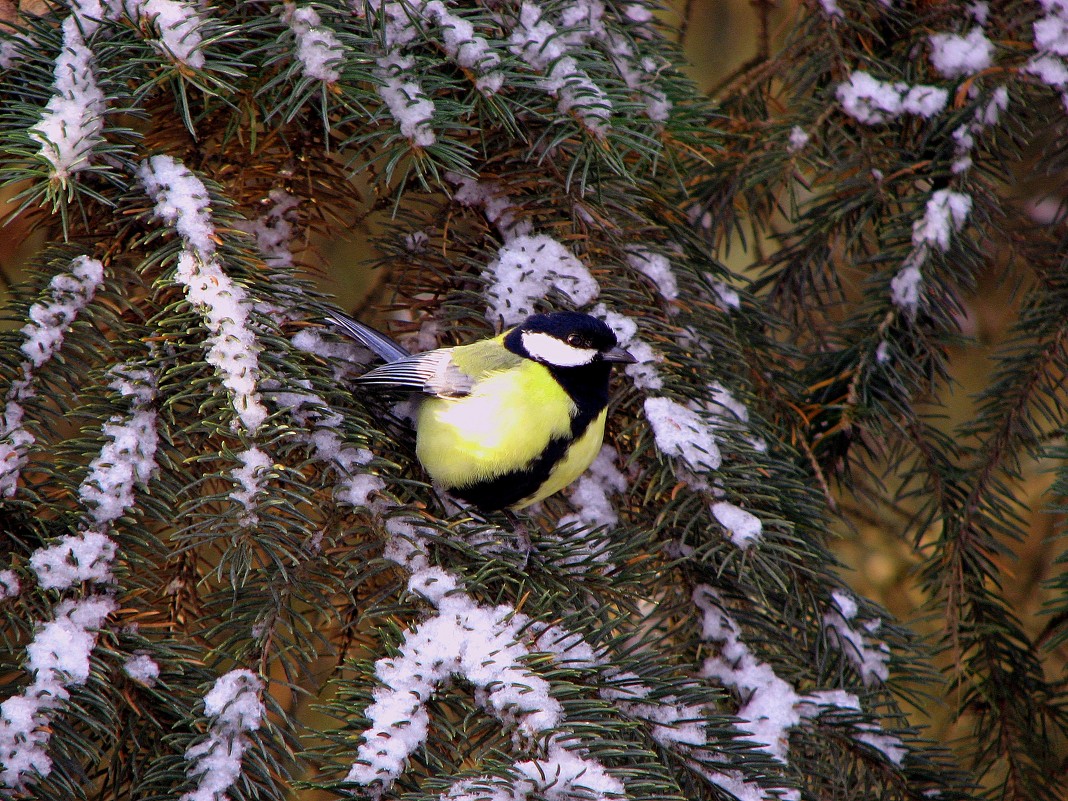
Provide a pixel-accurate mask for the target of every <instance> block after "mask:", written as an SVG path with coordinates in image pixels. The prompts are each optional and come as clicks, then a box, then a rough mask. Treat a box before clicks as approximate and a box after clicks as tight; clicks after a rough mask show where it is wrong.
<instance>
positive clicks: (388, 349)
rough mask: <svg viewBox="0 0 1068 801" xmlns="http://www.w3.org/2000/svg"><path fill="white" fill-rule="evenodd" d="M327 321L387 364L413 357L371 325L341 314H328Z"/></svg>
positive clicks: (332, 312) (334, 312)
mask: <svg viewBox="0 0 1068 801" xmlns="http://www.w3.org/2000/svg"><path fill="white" fill-rule="evenodd" d="M326 319H327V320H329V321H330V322H332V323H333V324H334V325H335V326H337V327H338V328H339V329H341V330H342V331H343V332H344V333H346V334H348V335H349V336H350V337H352V338H353V339H355V340H356V341H357V342H359V343H361V344H363V345H365V346H366V347H368V348H370V349H371V350H372V351H374V352H375V353H377V354H378V355H379V356H381V357H382V358H383V359H385V360H386V361H387V362H396V361H400V360H401V359H406V358H408V357H409V356H411V355H412V354H411V353H409V352H408V351H406V350H405V349H404V348H402V347H401V346H400V345H398V344H397V343H396V342H394V341H393V340H392V339H390V338H389V337H387V336H386V335H385V334H383V333H381V332H379V331H376V330H375V329H373V328H371V326H369V325H364V324H363V323H361V322H358V321H356V320H353V319H352V318H351V317H349V316H348V315H345V314H342V313H341V312H336V311H330V312H327V314H326Z"/></svg>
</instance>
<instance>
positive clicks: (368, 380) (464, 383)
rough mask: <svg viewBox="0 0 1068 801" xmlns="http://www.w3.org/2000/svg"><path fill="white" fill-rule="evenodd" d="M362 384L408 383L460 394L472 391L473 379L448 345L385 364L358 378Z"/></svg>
mask: <svg viewBox="0 0 1068 801" xmlns="http://www.w3.org/2000/svg"><path fill="white" fill-rule="evenodd" d="M356 380H357V381H358V382H359V383H361V384H377V385H384V386H391V387H407V388H409V389H412V390H417V391H419V392H425V393H427V394H428V395H437V396H439V397H443V398H457V397H461V396H463V395H467V394H469V393H470V392H471V386H472V385H473V384H474V379H472V378H471V376H469V375H466V374H465V373H462V372H461V371H460V370H459V368H457V367H456V365H455V364H453V363H452V353H451V350H450V349H449V348H443V349H441V350H432V351H430V352H429V353H418V354H416V355H414V356H408V357H405V358H403V359H400V360H399V361H395V362H391V363H389V364H383V365H382V366H381V367H376V368H375V369H374V370H371V371H370V372H368V373H364V374H363V375H362V376H360V377H359V378H357V379H356Z"/></svg>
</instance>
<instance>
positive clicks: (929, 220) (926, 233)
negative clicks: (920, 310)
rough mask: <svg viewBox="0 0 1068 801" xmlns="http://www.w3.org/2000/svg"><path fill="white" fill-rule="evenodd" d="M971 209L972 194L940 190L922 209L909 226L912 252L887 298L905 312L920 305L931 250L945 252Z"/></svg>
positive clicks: (891, 284) (896, 277)
mask: <svg viewBox="0 0 1068 801" xmlns="http://www.w3.org/2000/svg"><path fill="white" fill-rule="evenodd" d="M971 210H972V198H971V195H966V194H963V193H961V192H955V191H953V190H951V189H939V190H938V191H936V192H935V193H934V194H932V195H931V197H930V198H928V200H927V204H926V206H925V207H924V214H923V217H922V218H920V219H919V220H917V221H916V222H915V223H913V225H912V251H911V252H910V253H909V255H908V257H907V258H906V259H905V262H904V263H903V264H902V265H901V268H900V269H899V270H898V273H897V275H895V276H894V277H893V278H892V279H891V281H890V299H891V301H892V302H893V303H894V305H896V306H898V307H899V308H902V309H905V310H906V311H914V310H915V309H916V308H917V306H918V305H919V301H920V288H921V285H922V283H923V274H922V272H921V267H922V266H923V264H924V262H925V261H926V260H927V257H928V255H929V253H930V250H931V248H934V249H935V250H939V251H944V250H948V249H949V246H950V243H951V241H952V237H953V235H954V234H956V233H958V232H960V231H961V229H963V228H964V225H965V223H966V222H967V221H968V216H969V215H970V214H971Z"/></svg>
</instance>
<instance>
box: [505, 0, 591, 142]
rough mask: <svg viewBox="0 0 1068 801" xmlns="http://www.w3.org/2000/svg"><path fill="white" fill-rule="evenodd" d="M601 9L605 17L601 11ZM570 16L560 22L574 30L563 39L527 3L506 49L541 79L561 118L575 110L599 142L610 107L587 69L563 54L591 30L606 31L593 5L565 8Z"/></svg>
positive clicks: (540, 11) (539, 10)
mask: <svg viewBox="0 0 1068 801" xmlns="http://www.w3.org/2000/svg"><path fill="white" fill-rule="evenodd" d="M599 10H600V13H603V10H604V8H603V6H600V7H599ZM568 11H570V12H571V13H572V14H573V16H571V17H570V18H569V19H566V20H565V19H561V22H562V23H563V25H565V26H569V27H573V29H572V30H571V31H570V32H569V33H565V34H562V33H561V31H560V29H558V28H557V26H555V25H553V24H552V23H551V22H550V21H549V20H548V19H547V17H546V15H545V12H544V11H543V9H542V8H541V6H539V5H537V4H536V3H533V2H530V0H525V2H523V3H522V5H521V6H520V8H519V18H518V20H517V24H516V26H515V28H514V29H513V31H512V33H511V36H510V37H509V39H508V43H509V50H511V52H512V53H513V54H514V55H516V56H518V57H519V58H521V59H522V60H523V61H525V62H526V63H527V64H528V65H529V66H530V67H532V68H533V69H534V70H537V71H538V72H541V73H542V74H543V76H544V77H542V78H541V79H540V80H539V82H538V85H539V86H540V87H541V88H542V89H543V90H544V91H545V92H547V93H548V94H549V95H551V96H553V97H556V98H557V108H558V109H559V111H560V112H561V113H563V114H566V113H567V112H568V111H571V110H574V112H575V115H576V116H577V117H578V119H579V120H581V121H582V123H583V124H584V125H585V127H586V128H587V130H589V131H590V132H591V133H593V134H594V135H596V136H600V137H603V136H604V135H605V134H607V132H608V131H609V129H610V125H609V118H610V116H611V114H612V103H611V101H610V100H609V99H608V96H607V95H606V94H605V93H604V91H603V90H602V89H601V88H600V87H599V86H597V84H596V83H594V81H593V80H592V79H591V78H590V76H589V75H588V74H587V73H586V72H585V70H582V69H580V68H579V66H578V64H577V62H576V61H575V59H574V57H572V56H570V55H567V54H568V52H569V51H570V50H571V49H572V48H574V47H577V46H579V45H581V44H582V43H583V42H584V41H585V39H586V38H587V37H589V36H591V35H594V32H595V31H596V32H601V31H603V30H604V28H603V26H602V25H600V22H599V16H598V13H597V12H596V11H593V6H592V5H584V4H575V5H573V6H571V7H566V8H565V12H564V13H568ZM583 16H584V17H585V19H583Z"/></svg>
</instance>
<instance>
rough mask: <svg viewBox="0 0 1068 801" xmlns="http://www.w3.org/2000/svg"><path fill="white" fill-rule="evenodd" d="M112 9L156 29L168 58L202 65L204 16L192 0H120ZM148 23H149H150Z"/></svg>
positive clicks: (195, 67) (196, 66) (192, 65)
mask: <svg viewBox="0 0 1068 801" xmlns="http://www.w3.org/2000/svg"><path fill="white" fill-rule="evenodd" d="M111 2H112V3H114V5H115V6H116V8H115V10H117V11H121V12H123V13H125V14H126V15H127V16H129V17H130V19H132V20H134V22H137V23H140V25H141V26H142V30H152V29H156V30H158V31H159V39H157V40H155V41H158V42H159V44H160V46H161V47H162V49H163V50H164V52H165V53H167V55H168V56H169V57H170V58H173V59H174V60H175V61H176V62H178V63H179V64H183V65H186V66H188V67H192V68H193V69H201V68H203V66H204V54H203V53H202V52H201V49H200V46H201V45H202V44H203V42H204V30H203V27H204V18H203V16H202V13H201V11H200V9H199V8H198V7H197V4H196V3H195V2H185V1H184V0H120V2H117V3H116V2H115V0H111ZM150 26H151V27H150Z"/></svg>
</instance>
